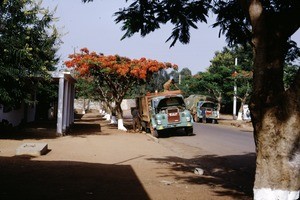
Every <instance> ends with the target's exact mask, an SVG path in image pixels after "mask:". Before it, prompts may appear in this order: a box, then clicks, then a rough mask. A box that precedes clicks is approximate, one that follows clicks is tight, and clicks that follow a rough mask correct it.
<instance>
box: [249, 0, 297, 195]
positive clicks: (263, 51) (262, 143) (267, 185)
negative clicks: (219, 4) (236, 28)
mask: <svg viewBox="0 0 300 200" xmlns="http://www.w3.org/2000/svg"><path fill="white" fill-rule="evenodd" d="M249 13H250V17H251V23H252V27H253V40H252V42H253V46H254V73H253V93H252V97H251V102H250V110H251V119H252V123H253V127H254V138H255V144H256V153H257V159H256V174H255V183H254V199H255V200H274V199H278V200H279V199H280V200H297V199H298V198H299V189H300V123H299V122H300V92H299V88H300V84H299V83H300V81H299V77H300V75H299V73H298V76H297V78H296V80H295V83H294V85H293V86H292V87H291V88H290V89H289V90H288V91H285V90H284V87H283V65H284V59H285V55H286V52H285V49H286V46H285V45H286V42H287V39H288V38H284V37H281V36H280V34H279V32H278V31H277V30H272V29H271V28H270V26H267V24H268V23H269V22H270V21H268V20H269V19H268V16H266V15H264V13H263V10H262V6H261V4H260V2H259V1H258V0H252V1H251V5H250V7H249Z"/></svg>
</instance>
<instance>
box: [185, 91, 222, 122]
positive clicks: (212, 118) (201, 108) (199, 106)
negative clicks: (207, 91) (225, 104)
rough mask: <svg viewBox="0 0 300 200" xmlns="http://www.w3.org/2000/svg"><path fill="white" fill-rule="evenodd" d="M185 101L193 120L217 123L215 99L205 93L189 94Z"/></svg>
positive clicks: (217, 114) (217, 115)
mask: <svg viewBox="0 0 300 200" xmlns="http://www.w3.org/2000/svg"><path fill="white" fill-rule="evenodd" d="M185 103H186V106H187V109H189V110H190V112H191V114H192V116H193V118H194V121H195V122H205V123H206V122H211V123H217V119H218V117H219V113H218V109H217V108H218V103H217V101H216V99H214V98H212V97H210V96H205V95H190V96H189V97H188V98H186V99H185Z"/></svg>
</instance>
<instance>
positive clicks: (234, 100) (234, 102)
mask: <svg viewBox="0 0 300 200" xmlns="http://www.w3.org/2000/svg"><path fill="white" fill-rule="evenodd" d="M234 65H235V66H237V58H235V61H234ZM236 75H237V72H236V71H235V70H234V86H233V114H232V115H233V119H236V95H237V86H236Z"/></svg>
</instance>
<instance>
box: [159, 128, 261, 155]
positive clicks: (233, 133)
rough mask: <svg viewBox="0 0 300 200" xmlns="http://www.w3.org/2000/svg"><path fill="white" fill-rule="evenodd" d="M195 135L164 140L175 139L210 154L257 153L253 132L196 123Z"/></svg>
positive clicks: (174, 136) (171, 138) (170, 138)
mask: <svg viewBox="0 0 300 200" xmlns="http://www.w3.org/2000/svg"><path fill="white" fill-rule="evenodd" d="M194 133H195V135H194V136H176V135H172V136H171V137H169V138H163V139H164V140H173V141H175V142H177V143H182V144H185V145H188V146H192V147H196V148H200V149H202V150H204V151H205V152H207V153H208V154H210V155H219V156H226V155H244V154H249V153H255V144H254V139H253V132H251V131H243V130H240V129H239V128H236V127H227V126H222V125H218V124H203V123H194Z"/></svg>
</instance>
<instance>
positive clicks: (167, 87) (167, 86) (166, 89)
mask: <svg viewBox="0 0 300 200" xmlns="http://www.w3.org/2000/svg"><path fill="white" fill-rule="evenodd" d="M172 85H174V87H176V88H177V89H178V90H180V89H179V88H178V87H177V85H176V84H175V81H174V79H173V78H170V80H168V81H167V82H165V83H164V85H163V86H164V92H166V91H170V88H171V86H172Z"/></svg>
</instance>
